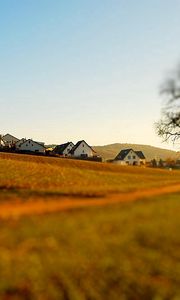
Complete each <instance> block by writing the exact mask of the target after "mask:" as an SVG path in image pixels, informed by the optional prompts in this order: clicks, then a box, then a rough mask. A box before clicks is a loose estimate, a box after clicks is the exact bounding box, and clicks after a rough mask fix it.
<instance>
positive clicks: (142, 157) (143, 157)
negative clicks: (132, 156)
mask: <svg viewBox="0 0 180 300" xmlns="http://www.w3.org/2000/svg"><path fill="white" fill-rule="evenodd" d="M135 153H136V154H137V156H139V158H140V159H145V156H144V154H143V153H142V151H135Z"/></svg>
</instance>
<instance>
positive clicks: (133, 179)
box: [0, 153, 180, 201]
mask: <svg viewBox="0 0 180 300" xmlns="http://www.w3.org/2000/svg"><path fill="white" fill-rule="evenodd" d="M179 182H180V172H178V171H173V172H169V171H167V170H153V169H148V168H138V167H122V166H121V167H120V166H114V165H112V164H105V163H104V164H103V163H92V162H83V161H77V160H68V159H57V158H47V157H35V156H28V155H17V154H6V153H0V199H1V201H2V200H6V199H10V198H12V199H13V198H14V196H18V197H19V198H21V199H23V200H24V199H28V197H34V198H36V197H44V198H45V197H49V196H50V197H53V196H56V197H57V196H69V195H70V196H76V197H84V196H86V197H102V196H106V195H108V194H112V193H119V192H129V191H135V190H137V189H139V190H141V189H145V188H151V187H158V186H162V185H163V186H164V185H170V184H174V183H179Z"/></svg>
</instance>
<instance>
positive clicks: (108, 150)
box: [93, 143, 180, 161]
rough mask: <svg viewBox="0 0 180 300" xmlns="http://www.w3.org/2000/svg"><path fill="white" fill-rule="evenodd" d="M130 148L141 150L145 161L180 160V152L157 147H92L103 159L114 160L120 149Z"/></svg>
mask: <svg viewBox="0 0 180 300" xmlns="http://www.w3.org/2000/svg"><path fill="white" fill-rule="evenodd" d="M128 148H132V149H133V150H141V151H142V152H143V153H144V155H145V157H146V160H147V161H150V160H151V159H153V158H156V159H158V160H159V159H160V158H161V159H163V160H165V159H167V158H174V159H180V152H176V151H172V150H167V149H162V148H158V147H153V146H149V145H138V144H120V143H116V144H110V145H105V146H93V149H94V150H95V151H96V152H97V153H98V154H99V155H101V156H102V157H103V158H104V159H114V158H115V157H116V155H117V154H118V153H119V152H120V150H122V149H128Z"/></svg>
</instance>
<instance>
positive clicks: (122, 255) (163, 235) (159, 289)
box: [0, 194, 180, 300]
mask: <svg viewBox="0 0 180 300" xmlns="http://www.w3.org/2000/svg"><path fill="white" fill-rule="evenodd" d="M179 212H180V202H179V194H174V195H169V196H163V197H162V196H161V197H156V198H153V199H148V200H144V201H143V200H142V201H139V202H134V203H131V202H130V203H124V204H119V205H114V206H112V207H101V208H91V209H88V210H86V209H83V210H79V211H71V212H64V213H55V214H49V215H41V216H38V215H37V216H31V217H26V218H25V217H22V218H20V219H18V220H16V219H14V220H13V219H10V220H9V221H2V220H1V221H0V228H1V235H0V245H1V246H0V257H1V259H0V278H1V280H0V299H3V300H4V299H33V300H34V299H38V300H39V299H43V300H46V299H52V300H56V299H57V300H61V299H62V300H76V299H77V300H91V299H92V300H104V299H107V300H121V299H124V300H126V299H128V300H131V299H132V300H136V299H137V300H139V299H147V300H148V299H149V300H150V299H158V300H160V299H174V300H175V299H180V252H179V247H180V236H179V232H180V218H179Z"/></svg>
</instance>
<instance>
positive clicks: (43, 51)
mask: <svg viewBox="0 0 180 300" xmlns="http://www.w3.org/2000/svg"><path fill="white" fill-rule="evenodd" d="M179 11H180V1H179V0H151V1H148V0H144V1H142V0H141V1H132V0H131V1H130V0H96V1H95V0H91V1H90V0H76V1H75V0H70V1H65V0H61V1H59V0H26V1H24V0H18V1H17V0H6V1H5V0H4V1H0V37H1V38H0V54H1V55H0V108H1V109H0V111H1V117H0V131H1V133H4V134H5V133H6V132H10V133H12V134H13V135H15V136H17V137H32V138H33V139H35V140H40V141H41V140H42V141H45V142H46V143H63V142H66V141H68V140H72V141H73V142H76V141H77V140H79V139H85V140H87V142H88V143H89V144H91V145H103V144H108V143H115V142H128V143H139V144H151V145H154V146H161V147H164V148H172V147H173V146H172V145H171V144H169V145H167V144H162V143H161V140H160V138H159V137H157V136H156V134H155V131H154V122H155V121H157V120H158V119H159V117H160V112H161V107H162V103H163V100H162V98H161V97H160V96H159V87H160V85H161V83H162V81H163V79H164V78H166V76H168V73H169V71H170V70H171V69H173V68H175V67H176V65H177V64H178V63H179V61H180V41H179V36H180V17H179Z"/></svg>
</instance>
